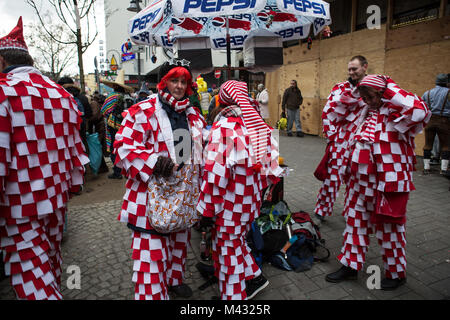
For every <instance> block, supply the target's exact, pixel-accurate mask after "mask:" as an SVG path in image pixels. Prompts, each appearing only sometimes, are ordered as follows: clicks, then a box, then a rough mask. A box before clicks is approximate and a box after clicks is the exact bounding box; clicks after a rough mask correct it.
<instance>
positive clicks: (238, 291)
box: [197, 117, 273, 300]
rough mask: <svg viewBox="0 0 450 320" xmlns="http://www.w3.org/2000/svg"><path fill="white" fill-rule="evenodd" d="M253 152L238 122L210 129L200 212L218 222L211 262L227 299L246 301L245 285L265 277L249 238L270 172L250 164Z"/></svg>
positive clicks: (232, 119) (229, 120) (227, 120)
mask: <svg viewBox="0 0 450 320" xmlns="http://www.w3.org/2000/svg"><path fill="white" fill-rule="evenodd" d="M269 145H270V144H268V146H269ZM252 151H253V150H252V149H251V145H250V139H249V136H248V134H247V131H246V129H245V127H244V126H243V122H242V120H241V119H240V118H236V117H230V118H223V119H221V120H219V121H218V122H216V123H215V124H214V126H213V127H212V129H211V133H210V137H209V142H208V146H207V150H206V155H205V166H204V176H203V183H202V187H201V192H200V198H199V202H198V205H197V210H198V211H199V212H200V213H201V214H202V215H204V216H206V217H215V231H214V235H213V255H212V257H213V260H214V265H215V270H216V275H217V277H218V279H219V288H220V291H221V298H222V299H223V300H235V299H239V300H242V299H246V297H247V295H246V293H245V280H250V279H252V278H254V277H256V276H258V275H259V274H260V273H261V271H260V270H259V268H258V266H257V264H256V263H255V261H254V259H253V257H252V256H251V254H250V249H249V248H248V246H247V244H246V240H245V236H246V234H247V232H248V230H249V228H250V225H251V223H252V222H253V221H254V219H255V218H256V217H258V215H259V209H260V206H261V191H262V190H263V189H264V188H265V187H267V185H268V179H269V177H268V176H266V175H264V174H262V173H261V172H262V171H263V170H264V169H267V168H259V167H257V166H253V165H252V157H251V155H252ZM269 151H271V150H269ZM272 156H273V155H272V154H271V153H270V152H269V153H268V157H269V159H272ZM263 165H265V166H268V167H269V166H271V164H270V163H265V162H263Z"/></svg>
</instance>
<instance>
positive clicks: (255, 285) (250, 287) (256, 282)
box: [245, 275, 269, 300]
mask: <svg viewBox="0 0 450 320" xmlns="http://www.w3.org/2000/svg"><path fill="white" fill-rule="evenodd" d="M268 285H269V280H267V279H266V278H264V276H263V275H260V276H259V277H256V278H254V279H251V280H248V281H245V287H246V288H245V291H246V292H247V300H250V299H252V298H254V297H255V296H256V295H257V294H258V292H260V291H261V290H263V289H264V288H265V287H267V286H268Z"/></svg>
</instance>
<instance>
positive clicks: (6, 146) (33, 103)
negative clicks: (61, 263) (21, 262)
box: [0, 67, 89, 219]
mask: <svg viewBox="0 0 450 320" xmlns="http://www.w3.org/2000/svg"><path fill="white" fill-rule="evenodd" d="M80 125H81V114H80V112H79V111H78V108H77V105H76V103H75V100H74V99H73V97H72V96H71V94H70V93H68V92H67V91H66V90H64V89H63V88H61V87H60V86H59V85H57V84H56V83H54V82H53V81H52V80H50V79H49V78H47V77H46V76H43V75H42V74H41V73H40V72H39V71H38V70H36V69H35V68H33V67H18V68H15V69H13V70H12V71H11V72H10V73H7V74H4V73H3V74H0V217H1V218H6V219H19V218H23V217H26V216H37V215H44V214H51V213H54V212H55V211H56V210H57V209H59V208H62V207H64V205H65V203H66V202H67V201H68V199H69V189H70V188H71V187H72V186H75V185H81V184H82V183H83V174H84V167H83V165H85V164H87V163H88V162H89V159H88V158H87V156H86V155H85V151H84V146H83V144H82V142H81V138H80V134H79V130H80Z"/></svg>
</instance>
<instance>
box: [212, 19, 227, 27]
mask: <svg viewBox="0 0 450 320" xmlns="http://www.w3.org/2000/svg"><path fill="white" fill-rule="evenodd" d="M211 23H212V25H213V26H214V27H223V26H225V25H226V20H225V18H223V17H214V18H213V19H212V21H211Z"/></svg>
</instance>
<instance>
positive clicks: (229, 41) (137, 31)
mask: <svg viewBox="0 0 450 320" xmlns="http://www.w3.org/2000/svg"><path fill="white" fill-rule="evenodd" d="M329 24H331V18H330V12H329V4H328V3H327V2H325V1H321V0H153V1H151V2H150V3H149V5H148V6H147V7H146V8H144V9H143V10H141V11H140V12H139V13H137V14H136V15H135V16H134V17H133V18H132V19H130V20H129V22H128V34H129V36H130V38H131V39H132V41H133V42H134V43H136V44H143V45H156V46H161V47H165V48H171V47H172V43H173V41H174V39H175V38H176V37H184V38H185V37H209V38H210V40H211V48H212V49H230V48H232V49H241V48H243V46H244V41H245V39H246V38H247V36H248V34H249V33H250V31H254V30H258V29H265V30H268V31H270V32H273V33H275V34H277V35H279V36H280V37H282V39H283V41H289V40H298V39H304V38H307V37H308V35H309V33H310V29H311V28H313V32H314V35H317V34H318V33H319V32H320V31H321V30H322V29H323V28H324V27H325V26H326V25H329ZM227 45H228V46H227ZM228 51H229V50H228Z"/></svg>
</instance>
